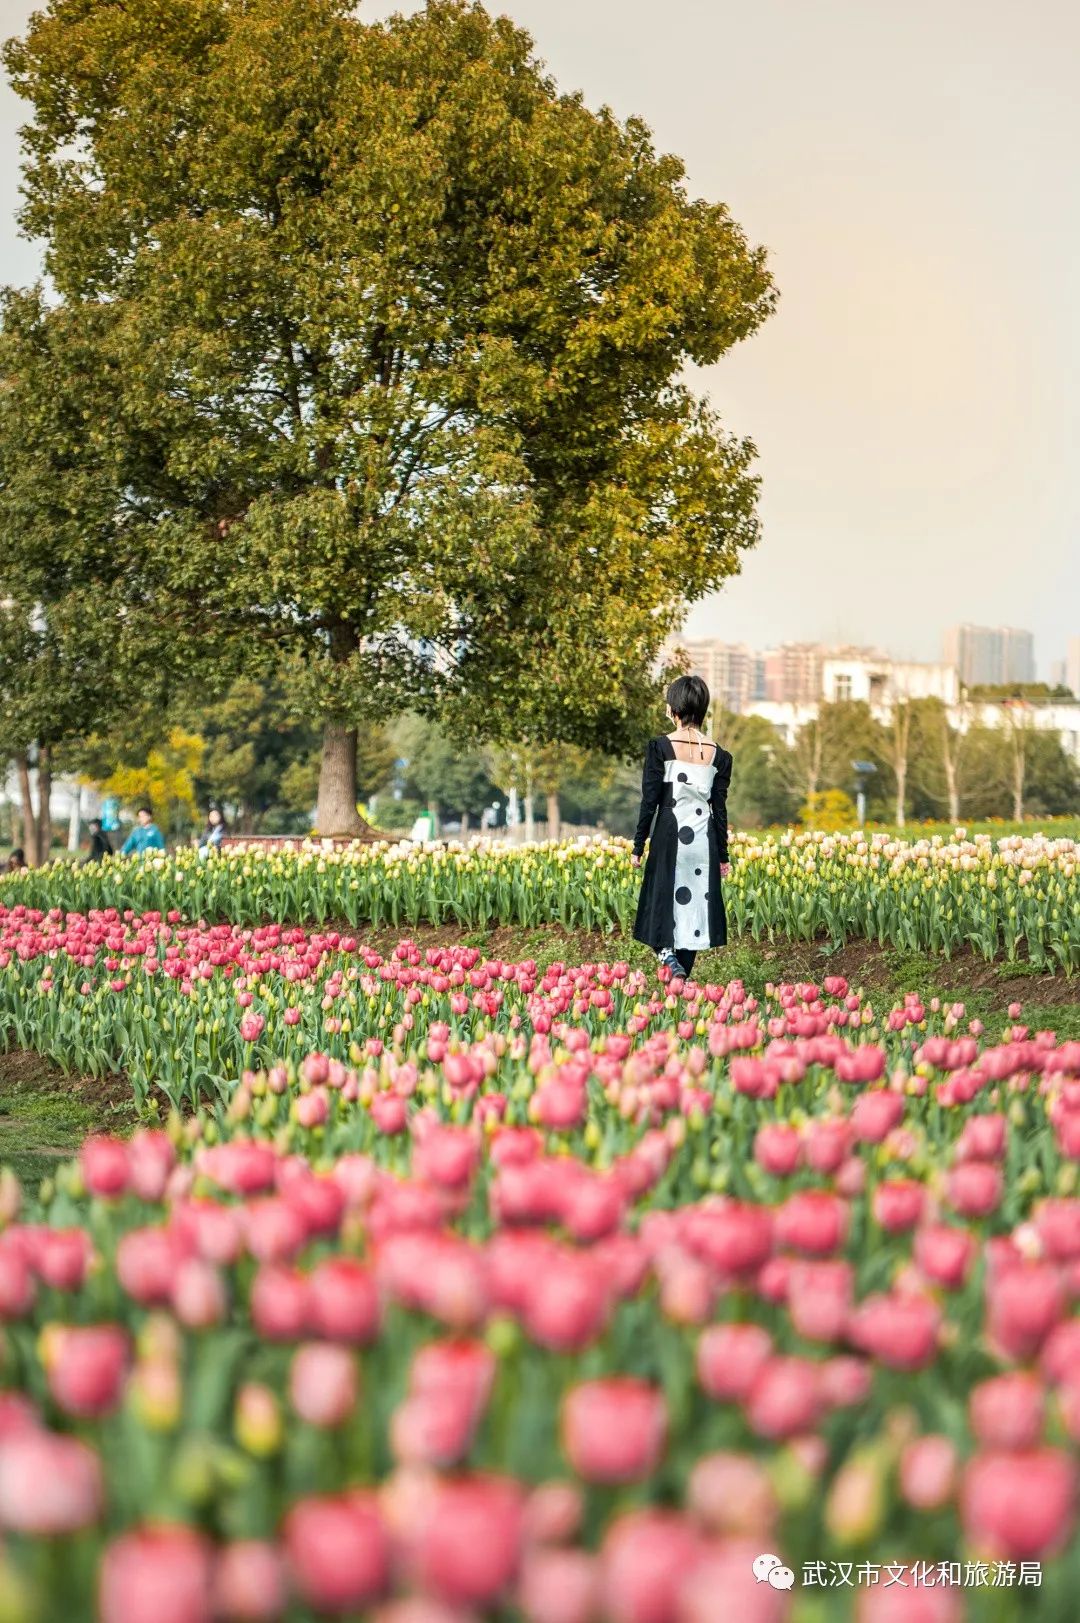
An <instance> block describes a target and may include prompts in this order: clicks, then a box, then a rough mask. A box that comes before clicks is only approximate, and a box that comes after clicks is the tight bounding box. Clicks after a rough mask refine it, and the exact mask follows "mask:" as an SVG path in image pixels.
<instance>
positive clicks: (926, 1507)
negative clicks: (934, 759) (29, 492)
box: [0, 835, 1080, 1623]
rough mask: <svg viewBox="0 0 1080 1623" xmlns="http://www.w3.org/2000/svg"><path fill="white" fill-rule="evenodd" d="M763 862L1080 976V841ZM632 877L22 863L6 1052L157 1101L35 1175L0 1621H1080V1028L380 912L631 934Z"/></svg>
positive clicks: (765, 858) (582, 864)
mask: <svg viewBox="0 0 1080 1623" xmlns="http://www.w3.org/2000/svg"><path fill="white" fill-rule="evenodd" d="M734 854H735V862H736V866H735V872H734V876H733V880H732V882H731V884H730V885H729V886H728V887H727V891H726V894H727V898H728V907H729V915H730V917H731V918H732V920H733V922H734V923H735V925H736V927H737V928H738V929H739V930H741V931H743V932H744V933H745V934H747V935H750V936H758V937H769V936H771V935H773V934H775V935H776V936H778V937H780V938H795V937H802V938H804V939H813V938H814V937H815V936H829V937H831V938H834V939H843V938H844V937H845V935H852V934H855V935H858V934H863V935H870V936H873V937H874V939H878V940H881V941H885V942H893V943H898V944H903V945H906V946H908V947H909V948H910V947H915V948H918V947H919V946H922V947H924V948H930V947H933V948H934V949H936V950H939V951H942V952H952V951H956V950H958V949H960V948H961V947H965V946H967V947H971V946H974V948H975V950H976V951H977V952H978V953H980V954H982V955H984V956H986V957H991V958H992V957H994V956H1000V955H1002V954H1004V953H1007V955H1008V956H1009V957H1010V958H1016V957H1020V956H1023V955H1025V954H1026V955H1027V956H1028V957H1030V958H1032V960H1033V961H1034V962H1035V963H1038V962H1043V963H1044V964H1046V965H1050V964H1051V963H1052V964H1053V966H1054V967H1056V968H1058V969H1060V970H1066V971H1067V970H1069V969H1071V968H1072V967H1073V964H1074V958H1073V957H1072V956H1071V955H1072V954H1074V953H1076V952H1080V920H1078V918H1077V909H1076V907H1075V885H1076V878H1075V854H1076V847H1075V846H1073V845H1072V844H1071V843H1070V842H1068V841H1064V840H1056V841H1049V840H1040V839H1038V838H1034V839H1032V838H1028V839H1019V838H1015V839H1006V840H1003V841H1000V842H998V844H997V845H994V844H992V843H991V842H989V841H986V840H976V841H972V842H970V843H969V842H966V841H964V840H962V839H959V838H958V839H957V840H956V841H955V842H952V843H945V842H941V841H938V842H923V843H917V844H913V845H910V846H905V845H902V844H900V843H899V842H897V841H892V840H885V839H881V840H878V839H876V838H875V839H874V840H871V841H869V842H867V841H863V840H862V839H860V838H858V837H840V836H832V837H828V838H825V837H820V836H802V835H798V836H796V835H792V836H790V837H788V838H785V839H778V840H764V839H763V840H760V841H755V840H752V839H749V838H745V839H740V840H739V842H738V843H737V847H736V851H735V853H734ZM636 883H637V878H636V877H635V876H634V875H633V873H632V870H631V869H630V867H629V864H628V861H627V852H626V848H625V847H624V845H623V844H622V843H621V842H617V841H608V842H603V843H599V844H593V845H564V846H559V847H537V848H520V849H518V850H516V851H515V850H510V849H502V850H500V849H498V848H495V847H481V846H476V847H473V848H469V849H457V850H455V849H452V848H451V849H447V850H428V851H419V852H418V851H415V850H414V851H407V850H405V849H404V848H393V849H391V848H387V849H383V850H377V849H376V850H374V851H373V850H372V849H371V848H359V847H358V848H355V849H353V850H348V851H345V852H339V853H329V852H325V853H324V852H321V851H317V850H314V849H313V850H311V851H310V852H304V853H301V854H299V855H296V854H289V855H273V856H270V855H265V854H262V855H255V854H254V853H247V852H241V853H237V854H235V855H234V854H229V855H227V856H225V857H223V858H220V859H214V860H212V861H211V862H209V863H207V862H200V861H199V860H198V859H197V858H196V857H194V856H189V855H188V854H181V855H179V856H177V857H170V858H162V859H160V860H158V859H152V860H150V861H147V862H132V863H110V864H107V865H103V866H102V867H100V868H94V869H74V868H70V867H66V866H64V865H62V864H56V865H54V866H53V867H52V868H50V869H47V870H37V871H34V872H32V873H29V874H26V875H16V876H14V877H12V878H9V879H5V880H3V881H0V1030H2V1034H3V1044H4V1046H5V1047H7V1048H8V1049H18V1050H23V1051H26V1052H27V1053H36V1054H38V1055H42V1056H46V1057H47V1058H48V1059H50V1060H52V1061H54V1062H55V1063H56V1064H58V1065H59V1066H61V1067H63V1068H64V1069H65V1070H67V1071H68V1072H71V1073H76V1074H77V1075H78V1076H79V1077H81V1078H84V1079H85V1078H92V1077H99V1078H111V1077H114V1076H115V1075H116V1073H118V1072H119V1073H121V1074H122V1076H123V1078H124V1079H125V1081H126V1085H127V1086H128V1087H129V1088H130V1090H131V1094H132V1097H133V1103H134V1108H135V1112H136V1115H137V1117H138V1118H139V1120H140V1122H141V1125H139V1126H138V1128H137V1130H136V1131H135V1132H134V1134H133V1135H132V1136H119V1135H116V1134H112V1133H110V1132H95V1133H94V1134H92V1135H91V1136H90V1137H88V1138H87V1139H86V1141H85V1143H84V1144H83V1145H82V1148H81V1151H80V1152H79V1154H78V1156H77V1157H76V1158H75V1159H73V1160H64V1159H59V1160H57V1161H55V1162H53V1163H52V1164H51V1165H50V1168H49V1175H48V1176H47V1177H46V1178H45V1179H44V1180H43V1181H42V1182H40V1184H39V1185H38V1186H37V1187H31V1185H30V1184H29V1182H28V1183H27V1186H26V1187H25V1188H23V1187H21V1186H20V1183H19V1181H18V1179H17V1178H16V1177H15V1175H14V1174H13V1173H12V1172H11V1171H10V1170H6V1171H3V1172H2V1173H0V1326H2V1328H0V1538H2V1543H0V1623H84V1620H85V1623H258V1620H264V1623H316V1620H319V1619H324V1618H339V1619H360V1618H363V1619H371V1620H373V1623H480V1620H482V1619H488V1618H492V1619H497V1620H500V1623H511V1620H521V1623H727V1620H729V1619H731V1620H735V1623H743V1620H746V1623H785V1620H790V1623H833V1620H836V1623H849V1620H853V1623H960V1620H965V1619H970V1620H974V1623H979V1620H982V1619H986V1620H987V1623H1013V1620H1014V1619H1016V1620H1019V1619H1020V1618H1022V1617H1025V1616H1033V1617H1038V1618H1041V1619H1046V1620H1048V1623H1057V1620H1059V1619H1060V1620H1061V1623H1065V1620H1067V1619H1072V1618H1074V1617H1075V1616H1076V1613H1077V1605H1078V1602H1077V1598H1076V1597H1077V1596H1080V1539H1078V1538H1077V1524H1076V1518H1077V1513H1078V1510H1080V1498H1078V1494H1080V1316H1078V1315H1077V1312H1076V1305H1077V1302H1078V1301H1080V1181H1078V1180H1080V1167H1078V1163H1080V1042H1078V1041H1076V1040H1072V1039H1071V1036H1070V1031H1069V1030H1067V1031H1066V1033H1065V1035H1063V1036H1059V1035H1058V1034H1056V1033H1055V1032H1054V1031H1052V1030H1044V1029H1037V1027H1034V1028H1033V1027H1029V1024H1028V1022H1027V1021H1026V1019H1025V1014H1024V1009H1023V1006H1022V1005H1021V1004H1018V1003H1013V1004H1011V1005H1009V1006H1008V1007H1007V1008H1001V1009H1000V1010H999V1011H998V1012H997V1013H996V1014H994V1015H989V1014H987V1013H986V1008H985V1005H984V1004H983V1003H981V1002H980V1004H979V1014H976V1013H975V1012H973V1011H972V1009H970V1008H969V1007H965V1004H964V1002H962V1001H950V1000H949V999H947V998H942V997H940V996H932V995H930V993H929V992H927V994H926V995H925V996H920V995H918V994H916V993H914V992H909V993H906V994H898V995H897V996H896V997H895V998H893V997H889V998H878V997H877V995H876V994H874V995H871V994H868V993H867V992H865V991H864V990H861V989H859V988H857V987H855V986H852V985H849V984H848V982H847V981H846V980H845V979H844V978H843V977H842V976H840V975H827V976H823V977H822V978H821V980H820V982H819V983H811V982H809V981H808V980H802V979H799V978H796V977H794V976H790V977H787V978H785V977H784V975H783V973H782V969H783V951H782V950H781V951H780V952H779V953H778V954H777V969H776V975H775V979H774V980H773V981H771V982H769V983H767V984H766V983H765V982H764V980H763V981H762V982H761V984H760V985H758V986H756V988H748V987H747V986H746V985H744V984H743V982H742V981H741V980H739V979H736V978H731V976H730V975H729V976H728V978H726V979H724V978H721V972H722V969H723V964H724V960H723V957H722V956H716V957H713V958H710V959H707V960H702V968H704V966H705V965H706V964H708V966H709V969H710V974H711V975H715V976H717V978H716V980H715V981H714V980H712V979H710V978H708V977H707V976H706V977H705V978H704V979H703V980H702V982H701V983H700V984H699V983H698V982H696V981H694V980H686V981H674V982H672V981H670V980H669V979H667V977H666V972H664V975H663V976H662V977H661V978H658V977H657V974H656V972H655V971H653V972H651V973H647V972H645V971H644V970H643V969H641V968H639V967H637V966H636V964H635V963H634V962H631V961H628V960H620V958H619V957H618V937H617V936H616V937H613V938H612V940H613V946H614V948H615V950H614V951H612V952H611V954H610V955H609V957H608V959H607V960H606V961H600V959H599V957H597V958H596V959H595V960H594V961H590V962H580V961H577V958H574V957H571V958H569V959H568V960H567V961H564V962H553V963H550V964H549V963H547V961H546V958H545V961H544V962H543V963H541V962H538V961H536V960H534V959H531V958H526V957H523V956H517V957H514V958H513V959H512V960H503V959H500V958H497V957H490V956H488V957H485V956H484V954H483V953H482V952H481V950H480V949H479V948H478V947H477V946H475V945H466V944H464V943H461V942H460V941H458V942H456V943H452V942H451V943H450V944H448V943H447V942H443V943H442V944H436V945H431V946H418V945H416V944H415V943H414V942H413V941H412V940H410V939H403V940H400V941H399V943H398V945H397V946H395V947H392V948H387V947H386V945H385V943H383V945H382V947H381V950H380V949H377V948H376V946H375V945H374V944H373V936H372V932H371V929H370V928H369V926H370V925H372V924H374V923H379V924H383V925H385V924H386V923H387V922H388V921H389V922H391V923H393V922H398V923H402V922H405V923H407V924H413V923H416V924H419V923H420V922H421V921H423V920H424V919H429V920H431V919H440V920H443V921H445V920H446V919H450V920H454V921H457V922H459V923H461V924H466V923H483V922H488V923H490V922H494V921H508V920H509V921H517V922H524V923H535V922H537V921H538V920H540V919H542V918H543V917H544V911H545V909H546V910H547V917H548V918H555V919H558V920H561V921H562V922H564V923H565V924H567V925H569V926H575V925H577V926H582V925H584V926H588V927H590V928H593V929H594V930H595V929H611V930H619V929H623V930H624V929H625V927H626V924H627V921H628V919H629V918H630V917H631V916H632V908H633V901H634V895H635V887H636ZM268 919H277V920H279V921H280V920H291V921H295V922H267V920H268ZM592 939H593V940H594V941H595V940H596V939H597V938H596V937H595V936H594V937H593V938H592ZM1040 954H1041V958H1040ZM579 956H580V955H579ZM1071 1029H1072V1028H1071V1027H1070V1030H1071Z"/></svg>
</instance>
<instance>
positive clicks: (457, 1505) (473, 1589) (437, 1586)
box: [414, 1476, 524, 1606]
mask: <svg viewBox="0 0 1080 1623" xmlns="http://www.w3.org/2000/svg"><path fill="white" fill-rule="evenodd" d="M523 1510H524V1506H523V1496H522V1492H521V1489H520V1487H519V1485H518V1484H517V1483H516V1482H512V1481H510V1480H509V1478H506V1477H496V1476H471V1477H469V1476H466V1477H457V1478H451V1479H449V1480H446V1481H443V1482H440V1483H439V1485H438V1489H437V1492H436V1493H435V1495H434V1498H433V1500H432V1502H431V1505H430V1508H429V1510H428V1513H427V1515H426V1516H425V1517H424V1519H423V1522H422V1525H421V1526H420V1527H419V1528H418V1529H417V1539H416V1546H415V1552H414V1558H415V1562H416V1573H417V1578H418V1580H419V1582H420V1584H421V1586H422V1587H423V1588H424V1589H426V1590H427V1591H428V1592H429V1593H430V1594H432V1595H434V1596H435V1597H436V1598H437V1599H439V1600H442V1601H445V1602H447V1603H448V1604H450V1605H453V1606H494V1605H495V1603H496V1602H497V1601H498V1600H499V1598H500V1597H501V1596H503V1595H505V1594H506V1592H507V1591H508V1590H509V1588H510V1585H511V1584H512V1582H513V1580H514V1578H515V1576H516V1574H517V1570H518V1562H519V1559H520V1553H521V1543H522V1533H523V1527H524V1515H523Z"/></svg>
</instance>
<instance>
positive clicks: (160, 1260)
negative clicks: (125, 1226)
mask: <svg viewBox="0 0 1080 1623" xmlns="http://www.w3.org/2000/svg"><path fill="white" fill-rule="evenodd" d="M184 1252H185V1247H184V1245H183V1243H182V1241H181V1239H180V1237H179V1236H178V1235H177V1234H175V1233H173V1232H171V1231H170V1230H169V1229H163V1228H143V1229H129V1230H128V1232H127V1233H126V1234H125V1235H124V1236H123V1238H122V1239H121V1240H120V1243H119V1245H118V1246H117V1248H116V1277H117V1279H118V1280H119V1281H120V1285H121V1287H122V1288H123V1289H124V1290H125V1291H126V1292H127V1294H128V1295H129V1296H130V1297H131V1299H132V1300H133V1301H135V1302H138V1303H139V1305H140V1306H141V1307H161V1306H164V1304H165V1303H167V1302H168V1301H169V1299H170V1297H171V1296H172V1289H173V1285H174V1283H175V1279H176V1271H177V1269H178V1268H179V1266H180V1261H181V1259H182V1257H183V1256H184Z"/></svg>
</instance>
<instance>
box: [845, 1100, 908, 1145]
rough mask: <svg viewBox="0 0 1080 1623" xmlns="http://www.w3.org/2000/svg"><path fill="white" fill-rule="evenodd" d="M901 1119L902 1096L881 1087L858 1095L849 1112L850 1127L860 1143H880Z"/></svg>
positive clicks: (902, 1117)
mask: <svg viewBox="0 0 1080 1623" xmlns="http://www.w3.org/2000/svg"><path fill="white" fill-rule="evenodd" d="M903 1119H904V1101H903V1098H902V1096H901V1095H900V1094H899V1093H893V1092H891V1091H890V1090H889V1089H888V1088H881V1089H878V1090H876V1091H875V1092H873V1093H861V1094H860V1095H859V1097H858V1098H857V1099H856V1101H855V1106H854V1109H853V1110H852V1112H851V1127H852V1131H853V1132H854V1134H855V1137H856V1138H857V1139H858V1140H859V1142H860V1143H861V1144H881V1143H883V1142H884V1140H885V1139H886V1138H888V1136H889V1134H890V1133H891V1132H892V1130H893V1128H894V1127H899V1125H900V1123H901V1122H902V1121H903Z"/></svg>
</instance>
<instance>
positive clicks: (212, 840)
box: [199, 806, 228, 857]
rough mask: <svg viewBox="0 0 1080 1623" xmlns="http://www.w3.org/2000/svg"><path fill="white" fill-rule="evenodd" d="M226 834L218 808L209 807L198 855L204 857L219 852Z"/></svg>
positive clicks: (223, 820) (221, 814)
mask: <svg viewBox="0 0 1080 1623" xmlns="http://www.w3.org/2000/svg"><path fill="white" fill-rule="evenodd" d="M227 833H228V830H227V829H226V827H225V818H224V815H223V813H222V811H221V808H220V806H211V807H210V810H209V811H208V812H207V814H206V827H205V828H204V829H203V831H202V838H201V839H200V841H199V855H200V856H201V857H206V856H210V855H211V854H212V853H213V852H215V851H220V850H221V842H222V840H223V839H224V838H225V835H226V834H227Z"/></svg>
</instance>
